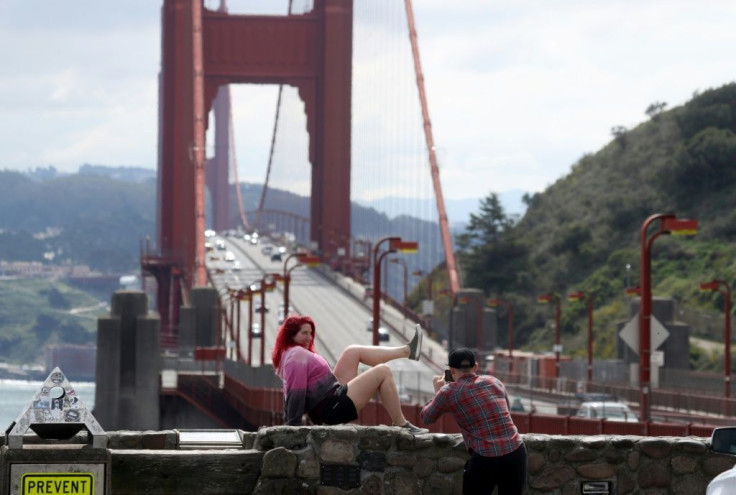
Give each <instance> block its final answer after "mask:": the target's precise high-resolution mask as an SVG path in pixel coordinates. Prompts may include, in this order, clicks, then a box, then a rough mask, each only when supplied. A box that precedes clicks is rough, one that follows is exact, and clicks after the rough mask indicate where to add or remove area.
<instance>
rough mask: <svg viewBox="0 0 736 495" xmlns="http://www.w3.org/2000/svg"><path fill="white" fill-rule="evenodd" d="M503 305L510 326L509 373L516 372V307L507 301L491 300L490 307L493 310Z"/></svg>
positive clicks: (489, 301)
mask: <svg viewBox="0 0 736 495" xmlns="http://www.w3.org/2000/svg"><path fill="white" fill-rule="evenodd" d="M501 304H504V305H506V311H507V317H508V325H509V327H508V328H509V373H513V372H514V307H513V306H512V305H511V301H505V300H503V299H489V300H488V305H489V306H491V307H492V308H495V307H497V306H500V305H501Z"/></svg>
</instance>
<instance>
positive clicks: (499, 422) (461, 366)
mask: <svg viewBox="0 0 736 495" xmlns="http://www.w3.org/2000/svg"><path fill="white" fill-rule="evenodd" d="M449 367H450V372H451V373H452V378H453V381H450V382H446V381H445V379H444V378H443V377H441V376H435V377H434V379H433V383H434V390H435V396H434V397H433V398H432V400H430V401H429V402H427V404H426V405H425V406H424V407H423V408H422V412H421V416H422V421H424V422H425V423H427V424H429V423H434V422H435V421H436V420H437V419H438V418H439V417H440V416H442V414H444V413H446V412H449V413H450V414H452V417H453V418H455V421H456V422H457V424H458V426H459V427H460V430H461V431H462V435H463V440H464V441H465V446H466V447H467V448H468V452H469V453H470V459H469V460H468V462H466V463H465V470H464V472H463V494H464V495H470V494H480V493H485V494H490V493H491V492H493V489H494V488H495V487H496V485H498V495H521V494H522V493H524V488H525V487H526V447H524V443H523V442H522V440H521V436H519V431H518V430H517V429H516V425H514V422H513V421H512V419H511V413H510V412H509V399H508V395H507V394H506V387H504V385H503V383H502V382H501V380H499V379H497V378H495V377H493V376H490V375H478V374H476V372H477V371H478V364H477V363H476V362H475V354H473V351H471V350H470V349H467V348H465V347H459V348H457V349H453V350H452V351H450V355H449Z"/></svg>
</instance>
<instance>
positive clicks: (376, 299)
mask: <svg viewBox="0 0 736 495" xmlns="http://www.w3.org/2000/svg"><path fill="white" fill-rule="evenodd" d="M384 242H388V250H386V251H384V252H382V253H381V254H380V255H379V254H378V252H379V248H380V247H381V244H383V243H384ZM418 247H419V245H418V243H416V242H406V241H402V240H401V237H395V236H392V237H384V238H383V239H381V240H379V241H378V242H377V243H376V245H375V247H374V248H373V345H378V326H379V323H380V322H379V319H380V315H381V261H383V258H384V257H385V256H386V255H387V254H390V253H396V252H402V253H411V252H416V251H417V249H418Z"/></svg>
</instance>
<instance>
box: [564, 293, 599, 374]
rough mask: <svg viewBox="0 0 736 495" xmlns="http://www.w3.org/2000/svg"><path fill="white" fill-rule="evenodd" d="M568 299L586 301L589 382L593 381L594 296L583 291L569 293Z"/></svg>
mask: <svg viewBox="0 0 736 495" xmlns="http://www.w3.org/2000/svg"><path fill="white" fill-rule="evenodd" d="M567 300H568V301H583V300H584V301H585V306H586V308H587V310H588V383H591V382H592V381H593V296H592V295H590V296H587V298H586V296H585V293H584V292H582V291H578V292H573V293H572V294H568V295H567Z"/></svg>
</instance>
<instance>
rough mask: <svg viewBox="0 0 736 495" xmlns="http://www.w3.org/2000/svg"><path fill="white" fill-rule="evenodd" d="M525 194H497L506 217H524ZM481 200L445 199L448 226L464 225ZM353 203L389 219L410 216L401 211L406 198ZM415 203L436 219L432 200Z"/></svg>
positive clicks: (515, 192) (406, 201)
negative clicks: (382, 214)
mask: <svg viewBox="0 0 736 495" xmlns="http://www.w3.org/2000/svg"><path fill="white" fill-rule="evenodd" d="M526 193H527V191H522V190H521V189H513V190H510V191H505V192H501V193H497V195H498V199H499V201H501V204H502V205H503V208H504V210H505V212H506V214H507V215H509V216H516V217H518V218H521V217H522V216H524V212H525V211H526V205H525V204H524V201H523V200H522V198H523V197H524V194H526ZM489 194H490V191H489ZM482 199H483V198H463V199H445V209H446V210H447V218H448V219H449V222H450V224H451V225H453V226H458V225H465V224H466V223H467V222H468V220H469V219H470V214H471V213H477V211H478V207H479V205H480V201H481V200H482ZM355 202H356V203H358V204H360V205H363V206H366V207H368V208H374V209H376V210H377V211H380V212H382V213H385V214H386V215H388V216H389V217H391V218H394V217H397V216H399V215H412V212H410V211H407V210H406V209H402V206H403V205H406V204H407V203H408V202H409V200H407V199H406V198H398V197H385V198H381V199H376V200H372V201H363V200H356V201H355ZM417 202H418V203H419V206H418V207H417V209H418V210H419V211H420V212H432V213H433V214H434V215H433V216H434V217H436V211H437V207H436V201H435V200H434V199H425V200H417ZM404 208H405V206H404ZM419 218H421V219H422V220H430V219H431V218H423V217H422V216H421V214H420V216H419Z"/></svg>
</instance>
